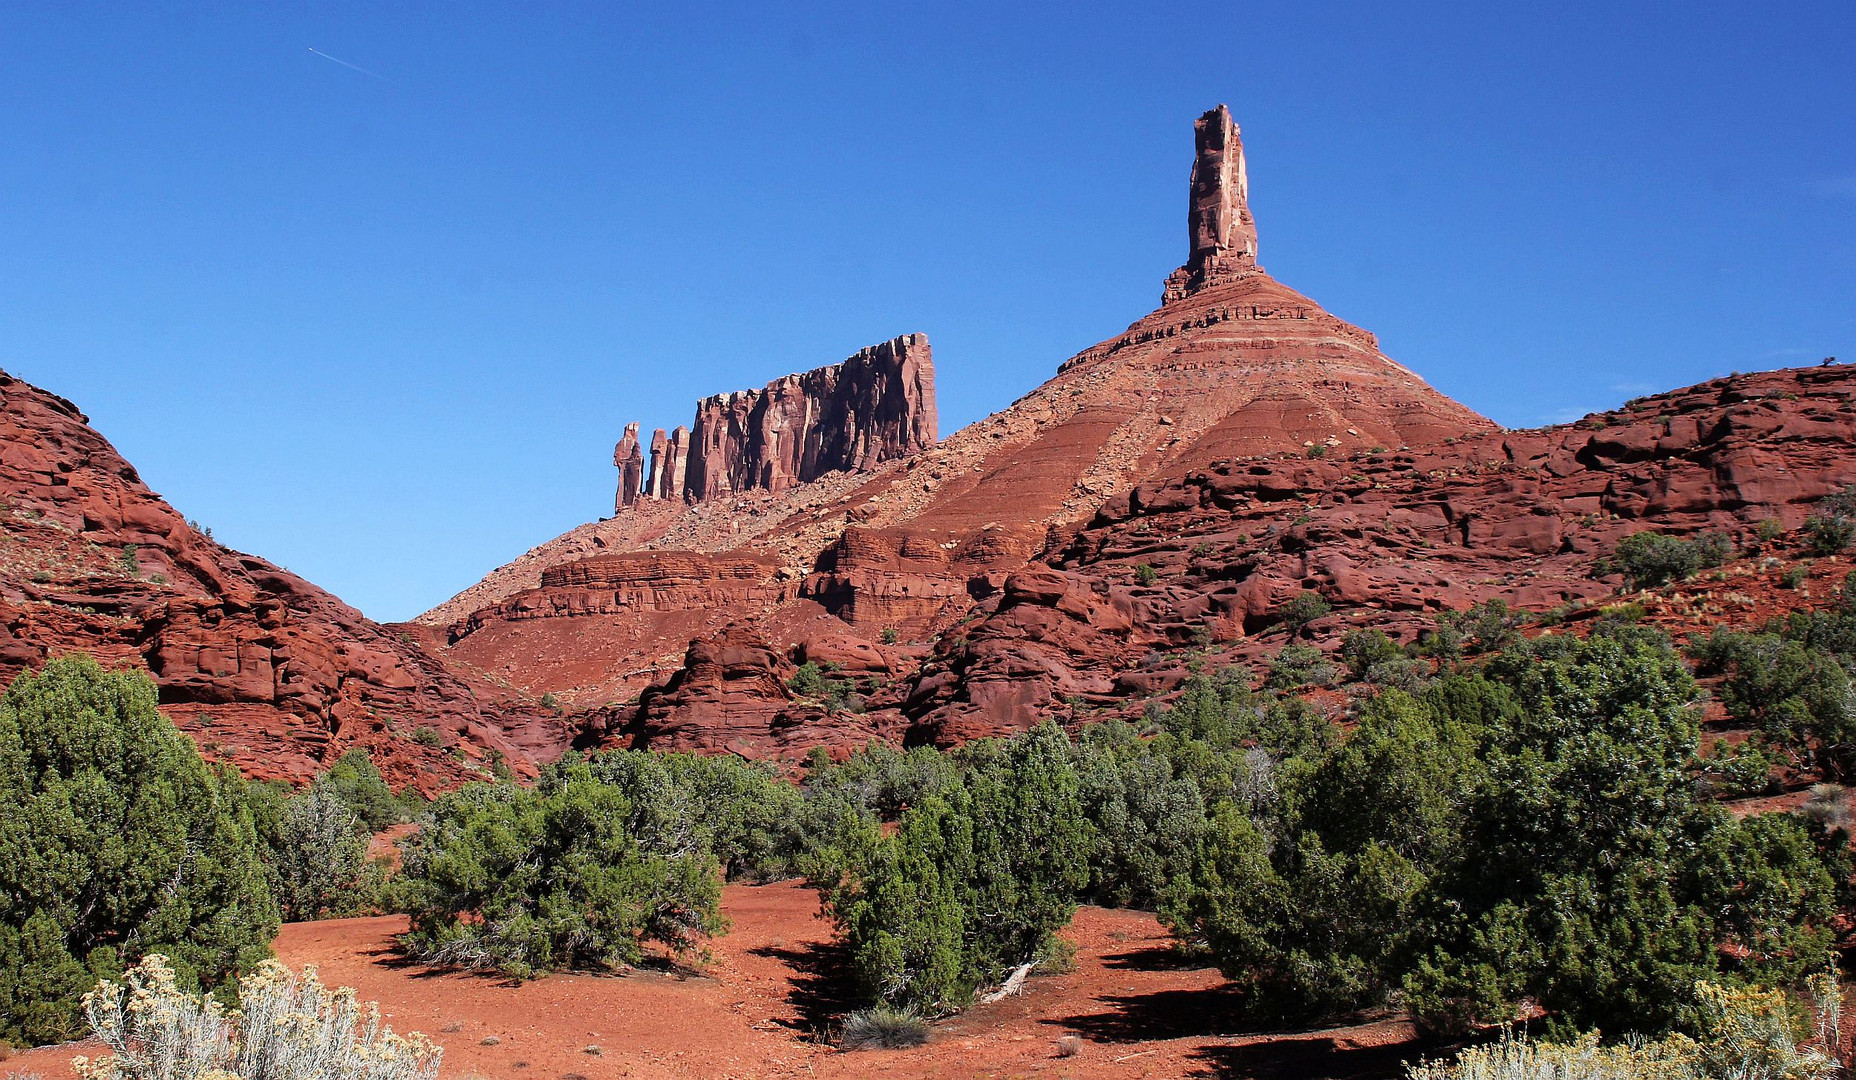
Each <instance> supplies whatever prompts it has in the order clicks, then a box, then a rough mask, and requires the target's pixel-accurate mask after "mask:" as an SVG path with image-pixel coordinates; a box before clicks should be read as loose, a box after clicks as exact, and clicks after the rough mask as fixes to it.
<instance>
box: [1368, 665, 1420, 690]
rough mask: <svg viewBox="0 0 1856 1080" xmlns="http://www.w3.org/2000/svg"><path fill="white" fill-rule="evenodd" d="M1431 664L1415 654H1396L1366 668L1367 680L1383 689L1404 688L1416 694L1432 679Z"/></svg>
mask: <svg viewBox="0 0 1856 1080" xmlns="http://www.w3.org/2000/svg"><path fill="white" fill-rule="evenodd" d="M1431 674H1432V672H1431V665H1430V663H1429V662H1428V661H1425V660H1420V659H1418V658H1417V657H1415V656H1395V657H1393V658H1392V659H1390V660H1381V661H1379V662H1378V663H1377V664H1374V665H1373V666H1372V667H1370V668H1367V669H1366V679H1365V681H1366V682H1369V683H1372V684H1373V685H1374V686H1377V687H1379V688H1380V689H1382V690H1403V691H1405V692H1406V693H1408V694H1415V693H1417V692H1418V691H1420V690H1422V689H1424V687H1425V686H1427V685H1428V684H1429V683H1430V681H1431Z"/></svg>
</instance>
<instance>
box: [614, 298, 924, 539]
mask: <svg viewBox="0 0 1856 1080" xmlns="http://www.w3.org/2000/svg"><path fill="white" fill-rule="evenodd" d="M935 435H936V420H935V402H934V355H933V352H932V350H930V349H929V347H928V336H927V335H926V334H905V335H903V336H902V337H899V338H896V339H894V340H891V341H885V342H883V343H882V344H880V345H872V346H870V347H869V348H867V349H863V350H861V351H859V352H858V353H857V354H856V355H854V356H852V357H851V358H850V359H848V360H845V361H844V362H843V363H838V364H832V365H831V366H829V367H822V368H817V369H815V370H812V371H807V372H804V373H801V374H798V375H787V376H783V377H782V378H778V379H775V380H774V381H772V382H770V383H768V384H767V385H766V386H765V387H762V388H761V389H759V390H737V391H734V392H732V393H727V394H716V395H714V396H712V397H706V398H703V399H702V400H701V401H699V402H697V403H696V420H695V423H694V424H693V425H692V426H691V427H690V428H688V429H685V428H681V427H679V428H677V430H676V433H675V434H674V435H666V434H665V432H664V430H663V429H662V428H659V429H658V430H657V431H656V432H655V433H654V434H653V435H652V438H651V464H650V468H649V470H648V471H646V469H645V467H644V464H643V460H644V459H643V456H642V453H641V451H640V450H639V444H638V425H637V424H629V425H627V426H626V428H625V437H624V439H623V440H621V441H620V442H619V445H618V448H617V449H616V450H615V451H614V452H613V456H612V462H613V464H614V465H617V466H618V467H619V498H618V503H617V506H618V508H619V509H624V508H626V507H629V506H632V505H633V504H634V503H636V502H637V501H638V494H639V492H640V491H641V490H642V491H643V493H644V495H645V496H646V497H648V498H652V499H684V500H687V501H689V502H704V501H706V500H710V499H721V498H726V497H728V496H731V495H737V494H741V493H744V492H750V491H766V492H771V493H773V494H776V495H777V494H779V493H781V492H783V491H786V490H788V489H790V488H793V487H796V486H798V485H801V484H806V483H809V482H811V481H814V480H817V479H819V478H820V477H822V476H824V475H826V474H828V473H834V472H870V471H871V470H873V469H875V468H876V467H877V466H878V465H880V464H882V463H883V462H885V461H892V460H894V459H896V458H901V457H907V456H908V455H910V454H913V453H915V452H917V451H919V450H921V449H923V448H924V447H928V446H932V445H934V441H935Z"/></svg>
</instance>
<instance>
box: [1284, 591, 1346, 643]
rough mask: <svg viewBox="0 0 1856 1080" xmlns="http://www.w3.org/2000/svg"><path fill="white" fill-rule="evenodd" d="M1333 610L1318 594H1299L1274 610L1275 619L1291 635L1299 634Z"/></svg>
mask: <svg viewBox="0 0 1856 1080" xmlns="http://www.w3.org/2000/svg"><path fill="white" fill-rule="evenodd" d="M1332 610H1334V607H1333V605H1331V604H1329V603H1328V602H1327V600H1325V599H1324V598H1323V597H1322V595H1321V594H1320V593H1316V592H1299V593H1296V594H1295V595H1294V596H1293V597H1290V598H1289V600H1288V601H1287V602H1286V603H1284V604H1283V605H1282V606H1281V607H1279V608H1277V609H1276V617H1277V618H1278V619H1281V620H1282V624H1283V625H1284V626H1285V627H1287V628H1288V629H1289V632H1290V633H1291V634H1299V633H1301V632H1302V628H1303V627H1305V626H1307V625H1308V624H1309V623H1311V622H1314V621H1315V620H1316V619H1319V618H1321V617H1322V616H1323V615H1326V614H1327V613H1328V612H1330V611H1332Z"/></svg>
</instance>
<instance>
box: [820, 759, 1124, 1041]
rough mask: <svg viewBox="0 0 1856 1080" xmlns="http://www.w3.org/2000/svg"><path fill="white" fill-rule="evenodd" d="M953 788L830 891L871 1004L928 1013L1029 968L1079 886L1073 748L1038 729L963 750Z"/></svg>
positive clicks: (849, 867) (1080, 846) (865, 837)
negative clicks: (1012, 971) (960, 769)
mask: <svg viewBox="0 0 1856 1080" xmlns="http://www.w3.org/2000/svg"><path fill="white" fill-rule="evenodd" d="M957 756H958V758H959V759H960V760H961V763H962V765H963V766H964V768H963V777H962V781H961V783H959V784H957V785H951V786H949V787H948V788H947V789H945V790H944V791H942V792H941V793H938V794H935V795H930V796H929V797H928V798H927V799H926V800H925V801H923V802H922V803H921V804H920V805H917V806H912V807H911V808H909V809H908V810H906V811H905V812H904V813H903V814H902V817H901V820H900V821H899V822H898V823H897V828H896V829H895V831H894V832H893V833H884V832H880V831H878V830H877V829H875V828H870V829H867V830H865V831H864V833H863V834H862V836H861V839H860V847H861V850H859V851H857V852H855V853H854V854H853V855H852V856H851V857H850V858H848V859H847V861H846V863H845V864H844V865H843V866H842V867H840V868H839V869H838V872H837V875H836V877H835V879H834V880H829V881H825V882H823V883H822V884H824V886H825V901H826V907H827V910H828V911H829V912H830V913H831V915H832V918H833V920H834V921H835V922H836V923H837V925H838V928H839V931H840V932H841V933H842V934H843V936H844V938H845V942H846V944H847V946H848V947H849V950H850V954H851V967H852V970H853V971H854V973H855V974H856V976H857V978H858V981H859V983H860V985H861V986H862V988H863V991H864V993H866V994H867V995H868V996H869V998H870V999H871V1000H872V1001H873V1002H878V1003H886V1004H888V1005H891V1006H893V1007H897V1008H905V1009H915V1010H918V1011H920V1012H923V1013H926V1014H934V1013H939V1012H945V1011H948V1010H952V1009H957V1008H960V1007H962V1006H964V1005H965V1004H966V1003H967V1002H969V1001H971V1000H972V997H973V994H974V991H975V990H977V989H978V988H979V987H981V986H985V985H987V984H988V983H990V982H993V981H995V980H998V979H1000V978H1002V977H1003V975H1004V973H1005V972H1007V971H1009V970H1010V969H1012V968H1014V967H1016V966H1018V965H1020V964H1023V963H1027V962H1029V961H1032V960H1034V959H1035V958H1036V957H1037V955H1038V954H1039V952H1040V950H1041V949H1042V948H1043V946H1044V945H1045V943H1046V940H1047V939H1048V938H1049V937H1050V936H1051V935H1052V934H1054V933H1055V932H1056V931H1057V930H1058V929H1060V928H1061V927H1063V926H1064V925H1065V924H1066V923H1068V922H1069V919H1070V915H1071V913H1072V912H1073V911H1074V910H1075V906H1076V897H1077V895H1078V894H1079V893H1080V892H1081V890H1082V889H1083V887H1084V886H1085V884H1086V883H1087V881H1088V870H1087V858H1088V847H1089V838H1088V830H1087V827H1086V825H1085V823H1084V819H1083V812H1082V805H1081V800H1080V798H1079V795H1078V783H1077V777H1076V772H1075V769H1074V768H1073V766H1072V764H1071V747H1070V745H1069V739H1068V737H1067V736H1065V735H1064V733H1063V731H1062V730H1061V729H1060V728H1058V727H1056V726H1055V725H1054V724H1049V723H1046V724H1044V725H1041V726H1039V727H1038V728H1035V729H1033V730H1032V731H1030V732H1027V733H1025V734H1023V735H1021V736H1018V737H1016V738H1013V739H1008V740H983V741H981V742H977V743H972V744H969V745H968V746H966V747H963V748H962V749H961V750H960V751H959V753H958V755H957Z"/></svg>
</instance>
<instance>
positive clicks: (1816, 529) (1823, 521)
mask: <svg viewBox="0 0 1856 1080" xmlns="http://www.w3.org/2000/svg"><path fill="white" fill-rule="evenodd" d="M1804 537H1805V546H1807V547H1808V548H1810V549H1811V553H1812V554H1814V555H1835V554H1837V553H1838V552H1840V551H1845V550H1848V548H1849V546H1850V545H1851V544H1856V484H1853V485H1851V486H1849V487H1846V488H1844V489H1843V490H1842V491H1840V492H1837V493H1836V494H1835V495H1826V496H1824V497H1823V498H1822V499H1819V500H1818V503H1817V509H1816V510H1814V511H1813V512H1812V514H1811V516H1810V518H1809V519H1807V520H1806V521H1805V523H1804Z"/></svg>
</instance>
